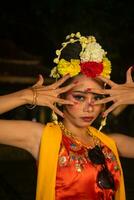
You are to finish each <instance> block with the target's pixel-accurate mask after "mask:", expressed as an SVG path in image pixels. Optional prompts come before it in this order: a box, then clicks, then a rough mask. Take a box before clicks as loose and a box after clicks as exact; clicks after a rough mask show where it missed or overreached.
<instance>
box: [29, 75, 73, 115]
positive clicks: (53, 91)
mask: <svg viewBox="0 0 134 200" xmlns="http://www.w3.org/2000/svg"><path fill="white" fill-rule="evenodd" d="M69 78H70V76H69V75H66V76H64V77H63V78H61V79H60V80H58V81H57V82H55V83H53V84H51V85H48V86H44V85H43V83H44V79H43V77H42V75H39V80H38V81H37V83H36V84H35V85H33V88H34V89H35V91H36V93H37V102H36V104H37V105H39V106H47V107H49V108H51V109H52V110H53V111H54V112H55V113H57V114H58V115H60V116H61V117H63V113H62V112H61V111H60V110H59V109H58V108H57V107H56V105H55V104H56V103H59V104H68V105H74V103H73V102H72V101H69V100H65V99H61V98H60V97H59V96H60V94H62V93H65V92H67V91H69V90H70V89H72V88H73V87H74V86H76V83H72V84H69V85H68V86H65V87H60V86H61V85H62V84H63V83H64V82H65V81H66V80H67V79H69Z"/></svg>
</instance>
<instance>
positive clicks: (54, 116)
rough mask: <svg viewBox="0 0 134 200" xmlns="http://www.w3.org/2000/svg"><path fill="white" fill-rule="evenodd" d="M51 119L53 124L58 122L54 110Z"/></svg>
mask: <svg viewBox="0 0 134 200" xmlns="http://www.w3.org/2000/svg"><path fill="white" fill-rule="evenodd" d="M52 121H53V123H54V124H58V116H57V115H56V113H55V112H54V111H52Z"/></svg>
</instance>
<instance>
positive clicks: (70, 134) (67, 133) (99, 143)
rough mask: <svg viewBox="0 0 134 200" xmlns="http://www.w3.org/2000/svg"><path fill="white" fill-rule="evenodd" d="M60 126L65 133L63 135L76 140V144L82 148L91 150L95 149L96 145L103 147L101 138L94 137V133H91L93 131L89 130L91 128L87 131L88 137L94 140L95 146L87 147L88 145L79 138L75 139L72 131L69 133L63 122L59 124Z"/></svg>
mask: <svg viewBox="0 0 134 200" xmlns="http://www.w3.org/2000/svg"><path fill="white" fill-rule="evenodd" d="M59 126H60V128H61V130H62V131H63V134H64V135H66V136H67V137H70V138H72V139H73V140H74V142H75V143H76V144H78V145H80V146H84V147H85V148H87V149H89V148H93V147H95V146H96V145H98V146H101V141H100V139H99V138H97V137H96V136H94V135H93V133H91V131H90V130H89V127H88V128H87V131H86V133H87V134H88V135H90V136H91V137H92V139H93V145H91V144H90V145H86V144H83V143H82V142H81V141H80V140H79V139H78V138H77V137H75V136H74V135H73V133H72V132H71V131H69V130H68V129H66V128H65V126H64V124H63V123H62V122H59Z"/></svg>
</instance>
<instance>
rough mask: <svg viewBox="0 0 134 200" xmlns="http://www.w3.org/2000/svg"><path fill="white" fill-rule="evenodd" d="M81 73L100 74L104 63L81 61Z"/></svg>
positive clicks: (94, 75)
mask: <svg viewBox="0 0 134 200" xmlns="http://www.w3.org/2000/svg"><path fill="white" fill-rule="evenodd" d="M80 66H81V73H82V74H85V75H86V76H88V77H93V78H94V77H96V76H98V75H100V73H101V72H102V70H103V64H102V63H97V62H83V63H80Z"/></svg>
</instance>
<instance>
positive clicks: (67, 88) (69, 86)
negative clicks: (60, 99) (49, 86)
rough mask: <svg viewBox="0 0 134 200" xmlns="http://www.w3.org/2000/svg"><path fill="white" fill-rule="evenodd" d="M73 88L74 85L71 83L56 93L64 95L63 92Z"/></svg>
mask: <svg viewBox="0 0 134 200" xmlns="http://www.w3.org/2000/svg"><path fill="white" fill-rule="evenodd" d="M75 86H76V83H72V84H70V85H67V86H65V87H62V88H59V89H58V93H59V94H61V93H65V92H67V91H69V90H71V89H72V88H73V87H75Z"/></svg>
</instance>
